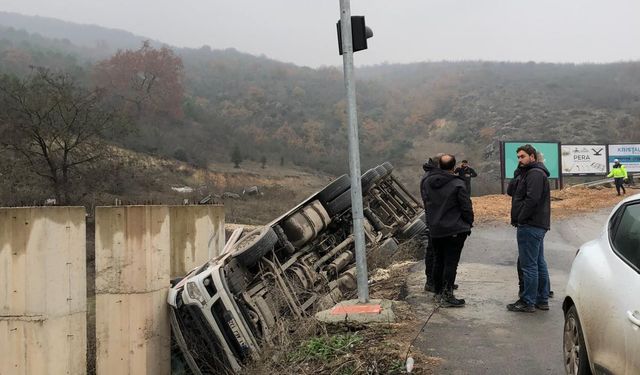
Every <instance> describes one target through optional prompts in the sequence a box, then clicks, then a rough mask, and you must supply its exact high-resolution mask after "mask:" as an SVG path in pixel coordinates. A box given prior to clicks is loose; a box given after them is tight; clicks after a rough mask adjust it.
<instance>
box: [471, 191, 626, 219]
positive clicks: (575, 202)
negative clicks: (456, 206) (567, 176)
mask: <svg viewBox="0 0 640 375" xmlns="http://www.w3.org/2000/svg"><path fill="white" fill-rule="evenodd" d="M636 192H637V191H636V190H633V189H629V188H627V195H622V196H617V195H616V191H615V189H612V188H602V189H587V188H582V187H573V188H572V187H570V188H566V189H563V190H552V191H551V217H552V219H563V218H567V217H571V216H574V215H579V214H583V213H587V212H595V211H599V210H602V209H606V208H612V207H613V206H615V205H616V204H617V203H618V202H620V201H621V200H622V199H624V198H626V197H627V196H629V195H632V194H634V193H636ZM472 201H473V211H474V213H475V220H476V223H486V222H491V221H500V222H505V223H509V221H510V210H511V197H509V196H507V195H485V196H482V197H474V198H472Z"/></svg>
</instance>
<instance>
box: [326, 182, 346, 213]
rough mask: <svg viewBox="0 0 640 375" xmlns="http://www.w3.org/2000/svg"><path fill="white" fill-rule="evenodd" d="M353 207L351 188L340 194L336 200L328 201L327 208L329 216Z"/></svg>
mask: <svg viewBox="0 0 640 375" xmlns="http://www.w3.org/2000/svg"><path fill="white" fill-rule="evenodd" d="M350 207H351V189H348V190H347V191H345V192H343V193H342V194H340V195H338V196H337V197H336V198H335V199H334V200H332V201H331V202H329V203H327V206H326V209H327V213H328V214H329V217H334V216H336V215H339V214H341V213H342V212H343V211H345V210H346V209H347V208H350Z"/></svg>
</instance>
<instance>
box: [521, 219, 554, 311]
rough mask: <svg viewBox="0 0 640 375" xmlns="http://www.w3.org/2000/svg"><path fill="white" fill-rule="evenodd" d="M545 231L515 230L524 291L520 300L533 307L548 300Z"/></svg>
mask: <svg viewBox="0 0 640 375" xmlns="http://www.w3.org/2000/svg"><path fill="white" fill-rule="evenodd" d="M546 233H547V231H546V229H543V228H538V227H532V226H530V225H521V226H519V227H518V230H517V236H516V238H517V240H518V256H519V258H520V267H521V268H522V279H523V282H524V290H523V293H522V297H521V298H522V300H523V301H524V302H525V303H527V304H529V305H533V304H536V303H538V304H539V303H547V302H548V300H549V270H548V269H547V262H546V261H545V260H544V235H545V234H546Z"/></svg>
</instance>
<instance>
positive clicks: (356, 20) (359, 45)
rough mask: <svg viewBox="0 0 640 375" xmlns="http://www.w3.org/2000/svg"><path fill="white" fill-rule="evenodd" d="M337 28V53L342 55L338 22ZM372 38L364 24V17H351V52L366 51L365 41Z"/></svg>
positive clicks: (340, 31)
mask: <svg viewBox="0 0 640 375" xmlns="http://www.w3.org/2000/svg"><path fill="white" fill-rule="evenodd" d="M337 26H338V51H339V52H340V54H341V55H342V30H341V29H340V21H338V23H337ZM372 36H373V31H372V30H371V29H370V28H368V27H367V26H366V25H365V24H364V16H351V39H352V41H353V52H356V51H361V50H363V49H367V39H368V38H371V37H372Z"/></svg>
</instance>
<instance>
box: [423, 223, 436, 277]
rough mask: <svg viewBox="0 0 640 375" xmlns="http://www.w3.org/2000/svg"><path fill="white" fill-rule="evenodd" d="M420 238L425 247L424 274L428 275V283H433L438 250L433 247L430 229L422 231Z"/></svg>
mask: <svg viewBox="0 0 640 375" xmlns="http://www.w3.org/2000/svg"><path fill="white" fill-rule="evenodd" d="M420 240H421V241H422V247H423V249H424V274H425V276H427V284H429V285H433V264H434V263H435V259H436V251H435V250H434V248H433V241H431V236H429V230H428V229H426V230H425V231H424V232H422V234H421V235H420Z"/></svg>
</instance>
